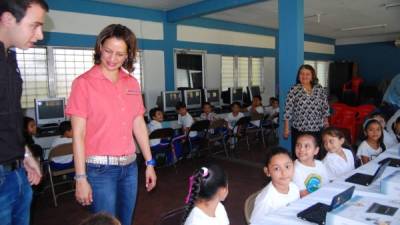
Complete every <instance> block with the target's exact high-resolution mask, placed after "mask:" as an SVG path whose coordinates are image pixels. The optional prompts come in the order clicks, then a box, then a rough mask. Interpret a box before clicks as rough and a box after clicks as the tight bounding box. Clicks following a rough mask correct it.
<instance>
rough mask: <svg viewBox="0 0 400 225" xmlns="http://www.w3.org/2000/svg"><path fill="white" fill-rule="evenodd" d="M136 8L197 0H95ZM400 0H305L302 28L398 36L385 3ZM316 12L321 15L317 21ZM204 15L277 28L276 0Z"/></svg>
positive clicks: (397, 18) (343, 35)
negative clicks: (348, 29)
mask: <svg viewBox="0 0 400 225" xmlns="http://www.w3.org/2000/svg"><path fill="white" fill-rule="evenodd" d="M97 1H103V2H109V3H116V4H124V5H130V6H136V7H143V8H150V9H157V10H164V11H166V10H171V9H174V8H178V7H182V6H185V5H188V4H192V3H195V2H199V1H200V0H97ZM388 3H400V0H304V17H305V19H304V31H305V33H308V34H313V35H319V36H324V37H330V38H333V39H336V40H346V39H349V40H350V39H351V40H357V39H363V38H364V39H365V38H375V39H376V38H378V39H379V37H389V36H390V38H393V37H400V6H398V7H392V8H386V7H384V5H385V4H388ZM317 14H320V21H319V22H318V19H317V16H316V15H317ZM205 17H207V18H213V19H219V20H225V21H231V22H237V23H242V24H250V25H257V26H262V27H269V28H278V0H269V1H265V2H261V3H255V4H251V5H247V6H243V7H238V8H234V9H229V10H225V11H221V12H217V13H213V14H209V15H207V16H205ZM378 24H386V27H385V28H374V29H363V30H354V31H341V29H343V28H350V27H358V26H369V25H378Z"/></svg>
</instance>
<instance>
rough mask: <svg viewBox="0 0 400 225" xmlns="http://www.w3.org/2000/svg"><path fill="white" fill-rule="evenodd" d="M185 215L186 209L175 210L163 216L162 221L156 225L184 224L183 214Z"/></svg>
mask: <svg viewBox="0 0 400 225" xmlns="http://www.w3.org/2000/svg"><path fill="white" fill-rule="evenodd" d="M184 213H185V208H184V207H181V208H177V209H173V210H171V211H169V212H167V213H165V214H163V215H162V216H161V218H160V220H159V221H158V222H157V223H156V224H155V225H179V224H182V218H183V214H184Z"/></svg>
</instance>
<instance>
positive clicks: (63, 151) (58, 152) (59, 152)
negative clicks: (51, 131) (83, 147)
mask: <svg viewBox="0 0 400 225" xmlns="http://www.w3.org/2000/svg"><path fill="white" fill-rule="evenodd" d="M72 153H73V151H72V143H66V144H61V145H58V146H56V147H54V148H53V149H51V151H50V153H49V160H51V159H52V158H54V157H58V156H64V155H70V154H72Z"/></svg>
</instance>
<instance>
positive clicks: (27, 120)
mask: <svg viewBox="0 0 400 225" xmlns="http://www.w3.org/2000/svg"><path fill="white" fill-rule="evenodd" d="M32 121H33V122H35V120H34V119H33V118H32V117H29V116H24V131H28V125H29V123H30V122H32Z"/></svg>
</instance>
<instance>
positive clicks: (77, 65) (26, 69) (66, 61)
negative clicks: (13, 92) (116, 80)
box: [17, 47, 143, 108]
mask: <svg viewBox="0 0 400 225" xmlns="http://www.w3.org/2000/svg"><path fill="white" fill-rule="evenodd" d="M93 53H94V52H93V50H92V49H84V48H59V47H35V48H31V49H29V50H19V49H17V60H18V66H19V68H20V71H21V77H22V79H23V81H24V83H23V92H22V98H21V105H22V107H23V108H31V107H33V106H34V99H35V98H46V97H65V98H66V99H68V97H69V93H70V91H71V85H72V81H73V80H74V79H75V78H76V77H77V76H79V75H80V74H82V73H84V72H85V71H87V70H88V69H90V68H91V67H92V66H93ZM141 61H142V60H141V53H140V52H139V54H138V57H137V59H136V63H135V65H134V67H135V70H134V72H133V74H132V75H133V76H134V77H135V78H136V79H137V80H138V82H139V84H140V85H141V86H142V83H143V82H142V81H143V80H142V79H143V78H142V74H143V71H142V70H143V69H142V68H143V67H142V65H141Z"/></svg>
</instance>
